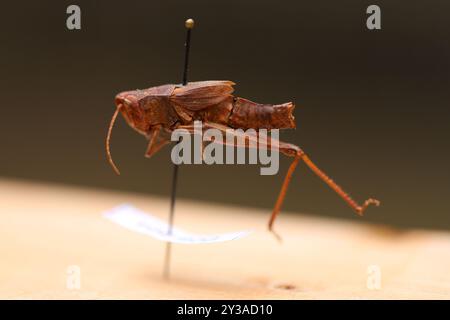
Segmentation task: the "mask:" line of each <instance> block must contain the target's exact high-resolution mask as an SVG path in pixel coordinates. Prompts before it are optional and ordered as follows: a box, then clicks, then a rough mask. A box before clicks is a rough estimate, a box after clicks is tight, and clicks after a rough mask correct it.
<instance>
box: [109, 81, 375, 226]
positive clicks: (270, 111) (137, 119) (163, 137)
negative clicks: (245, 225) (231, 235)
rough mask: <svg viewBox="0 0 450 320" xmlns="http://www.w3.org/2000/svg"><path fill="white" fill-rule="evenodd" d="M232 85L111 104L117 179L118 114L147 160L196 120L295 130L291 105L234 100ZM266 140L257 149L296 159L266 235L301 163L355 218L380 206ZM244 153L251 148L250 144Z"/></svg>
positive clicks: (165, 90) (147, 94)
mask: <svg viewBox="0 0 450 320" xmlns="http://www.w3.org/2000/svg"><path fill="white" fill-rule="evenodd" d="M233 85H234V83H233V82H231V81H200V82H190V83H187V84H186V85H185V86H182V85H175V84H167V85H162V86H159V87H153V88H149V89H144V90H135V91H126V92H122V93H119V94H118V95H117V96H116V98H115V103H116V106H117V109H116V111H115V113H114V115H113V117H112V119H111V123H110V125H109V130H108V135H107V137H106V152H107V156H108V160H109V162H110V164H111V166H112V167H113V169H114V170H115V171H116V173H117V174H120V173H119V170H118V169H117V167H116V165H115V164H114V162H113V160H112V158H111V153H110V147H109V144H110V138H111V131H112V128H113V125H114V122H115V120H116V118H117V115H118V114H119V112H120V113H122V115H123V117H124V118H125V120H126V122H127V123H128V124H129V125H130V126H131V127H132V128H133V129H135V130H136V131H137V132H139V133H141V134H142V135H144V136H145V137H146V138H147V139H148V141H149V143H148V147H147V151H146V152H145V156H146V157H151V156H152V155H154V154H155V153H156V152H158V151H159V150H160V149H161V148H162V147H163V146H165V145H166V144H168V143H170V141H171V140H170V134H171V132H172V131H173V130H175V129H181V128H183V129H186V130H188V131H189V132H190V133H194V121H195V120H200V121H202V123H203V126H204V127H205V128H214V129H218V130H220V131H221V132H222V134H225V133H226V130H227V129H231V128H233V129H248V128H253V129H255V130H258V129H292V128H295V122H294V116H293V115H292V112H293V110H294V104H293V103H292V102H288V103H284V104H278V105H271V104H258V103H255V102H252V101H249V100H247V99H244V98H239V97H235V96H233V95H232V93H233ZM233 132H234V134H235V137H236V138H242V136H241V137H240V136H239V134H240V133H239V131H236V130H233ZM257 139H258V136H257V135H246V136H245V137H244V141H246V142H248V141H250V140H253V141H256V140H257ZM270 139H271V138H270ZM270 139H269V141H268V142H267V143H266V145H261V144H258V143H257V144H256V146H257V148H264V147H269V146H275V145H276V146H277V149H278V151H279V152H281V153H283V154H285V155H287V156H289V157H293V158H294V160H293V162H292V164H291V165H290V167H289V169H288V171H287V173H286V176H285V178H284V182H283V185H282V187H281V190H280V193H279V195H278V199H277V201H276V203H275V206H274V208H273V211H272V215H271V217H270V220H269V225H268V227H269V230H270V231H272V232H273V223H274V221H275V218H276V217H277V215H278V213H279V212H280V209H281V205H282V204H283V201H284V198H285V196H286V191H287V188H288V185H289V182H290V180H291V177H292V174H293V173H294V171H295V168H296V167H297V164H298V162H299V161H300V160H302V161H303V162H304V163H305V164H306V165H307V166H308V167H309V168H310V169H311V170H312V171H313V172H314V173H315V174H316V175H317V176H318V177H319V178H320V179H322V180H323V181H324V182H325V183H326V184H327V185H328V186H329V187H330V188H331V189H333V190H334V191H335V192H336V193H337V194H338V195H339V196H340V197H341V198H342V199H343V200H344V201H345V202H347V204H348V205H349V206H350V207H351V208H352V209H353V210H354V211H355V212H356V213H357V214H358V215H362V214H363V212H364V211H365V210H366V208H367V207H368V206H369V205H370V204H374V205H377V206H378V205H379V204H380V202H379V201H378V200H375V199H372V198H369V199H368V200H366V201H365V202H364V203H363V204H362V205H359V204H358V203H357V202H356V201H354V200H353V199H352V198H351V197H350V196H349V195H348V194H347V193H346V192H345V191H344V190H342V188H341V187H340V186H338V185H337V184H336V183H335V182H334V181H333V180H331V179H330V178H329V177H328V176H327V175H326V174H325V173H324V172H323V171H321V170H320V169H319V168H318V167H317V166H316V165H315V164H314V163H313V162H312V161H311V160H310V159H309V157H308V156H307V155H306V154H305V153H304V152H303V151H302V150H301V149H300V148H299V147H298V146H296V145H293V144H290V143H286V142H282V141H276V143H273V142H274V141H273V140H270ZM271 141H272V142H271ZM216 142H219V143H223V144H226V142H224V141H222V142H221V141H216ZM254 145H255V144H253V146H254ZM242 147H249V143H246V144H245V145H242Z"/></svg>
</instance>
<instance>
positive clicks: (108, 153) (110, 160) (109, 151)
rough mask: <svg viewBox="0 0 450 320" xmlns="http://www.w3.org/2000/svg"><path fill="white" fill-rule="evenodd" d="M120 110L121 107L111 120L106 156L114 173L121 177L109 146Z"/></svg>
mask: <svg viewBox="0 0 450 320" xmlns="http://www.w3.org/2000/svg"><path fill="white" fill-rule="evenodd" d="M120 108H121V105H120V106H119V107H117V109H116V111H115V112H114V114H113V116H112V118H111V122H110V123H109V128H108V135H107V136H106V155H107V157H108V161H109V164H110V165H111V167H112V168H113V169H114V171H115V172H116V173H117V175H120V171H119V169H118V168H117V166H116V165H115V163H114V161H113V159H112V157H111V149H110V147H109V145H110V141H111V132H112V129H113V127H114V123H115V122H116V119H117V115H118V114H119V111H120Z"/></svg>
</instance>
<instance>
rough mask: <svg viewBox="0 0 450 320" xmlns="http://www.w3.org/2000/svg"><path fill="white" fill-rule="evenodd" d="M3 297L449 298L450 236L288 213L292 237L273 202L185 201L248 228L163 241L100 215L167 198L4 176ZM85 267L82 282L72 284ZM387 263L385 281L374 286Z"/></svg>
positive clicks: (194, 213)
mask: <svg viewBox="0 0 450 320" xmlns="http://www.w3.org/2000/svg"><path fill="white" fill-rule="evenodd" d="M0 199H1V207H0V257H1V262H0V298H3V299H5V298H7V299H29V298H43V299H56V298H64V299H105V298H113V299H122V298H124V299H129V298H137V299H161V298H162V299H188V298H189V299H208V298H209V299H221V298H225V299H237V298H242V299H266V298H276V299H277V298H280V299H332V298H338V299H361V298H369V299H382V298H388V299H398V298H419V299H428V298H438V299H448V298H450V234H449V233H444V232H427V231H420V230H400V231H399V230H394V229H390V228H387V227H381V226H365V225H362V224H357V223H348V222H340V221H337V220H331V219H323V218H316V217H312V216H304V215H295V216H294V215H289V214H286V213H283V214H282V215H281V216H280V219H279V220H278V221H277V228H278V231H279V232H280V233H281V234H282V235H283V237H284V242H283V243H282V244H279V243H278V242H277V241H276V240H275V239H274V237H273V236H272V235H271V234H269V233H268V232H266V223H267V219H268V215H269V213H270V212H268V211H265V210H264V211H259V210H249V209H244V208H239V207H224V206H217V205H210V204H204V203H203V204H200V203H195V202H188V201H180V202H178V203H177V209H176V211H177V214H176V225H177V226H179V227H182V228H184V229H186V230H189V231H193V232H198V233H219V232H228V231H237V230H243V229H247V228H252V229H254V230H255V232H254V233H252V234H251V235H250V236H248V237H246V238H244V239H240V240H236V241H231V242H226V243H219V244H204V245H174V246H173V261H172V262H173V266H172V279H171V281H169V282H167V281H164V280H163V279H162V277H161V274H162V265H163V254H164V243H162V242H159V241H157V240H154V239H152V238H149V237H146V236H143V235H140V234H137V233H133V232H131V231H128V230H126V229H124V228H121V227H120V226H118V225H115V224H113V223H112V222H110V221H108V220H106V219H104V218H103V217H102V216H101V213H102V212H103V211H105V210H107V209H109V208H111V207H113V206H116V205H118V204H121V203H124V202H127V203H131V204H133V205H135V206H136V207H138V208H140V209H143V210H145V211H148V212H152V213H153V214H155V215H157V216H159V217H161V218H166V217H167V213H168V207H169V206H168V200H167V199H159V198H153V197H149V196H147V197H146V196H142V195H133V194H126V193H114V192H107V191H96V190H93V189H77V188H70V187H65V186H60V185H45V184H32V183H25V182H17V181H13V180H0ZM73 265H75V266H79V268H80V272H81V273H80V276H81V277H80V283H81V287H80V289H69V288H68V287H67V279H68V278H67V277H68V273H67V272H68V268H70V266H73ZM372 265H375V266H378V267H379V270H380V271H381V289H379V290H371V289H369V288H368V286H367V281H368V277H369V276H370V275H369V273H368V268H369V267H370V266H372Z"/></svg>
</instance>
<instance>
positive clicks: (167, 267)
mask: <svg viewBox="0 0 450 320" xmlns="http://www.w3.org/2000/svg"><path fill="white" fill-rule="evenodd" d="M184 25H185V26H186V29H187V30H186V42H185V44H184V49H185V50H184V69H183V82H182V84H183V86H185V85H186V84H187V77H188V69H189V49H190V47H191V30H192V28H194V20H192V19H187V20H186V22H185V24H184ZM177 181H178V165H177V164H174V165H173V174H172V193H171V196H170V213H169V228H168V230H167V234H168V235H170V234H172V227H173V220H174V215H175V200H176V196H177ZM171 252H172V243H171V242H167V243H166V255H165V259H164V278H166V279H167V280H168V279H169V277H170V258H171Z"/></svg>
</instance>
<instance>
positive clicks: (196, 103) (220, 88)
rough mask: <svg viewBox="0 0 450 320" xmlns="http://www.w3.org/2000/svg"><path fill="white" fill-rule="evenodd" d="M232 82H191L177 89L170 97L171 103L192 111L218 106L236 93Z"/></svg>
mask: <svg viewBox="0 0 450 320" xmlns="http://www.w3.org/2000/svg"><path fill="white" fill-rule="evenodd" d="M233 85H234V82H232V81H227V80H224V81H199V82H189V83H188V84H187V85H185V86H182V87H177V88H175V90H174V91H173V92H172V95H171V96H170V101H172V102H173V103H175V104H176V105H178V106H180V107H183V108H186V109H188V110H190V111H199V110H202V109H205V108H208V107H210V106H213V105H216V104H218V103H220V102H222V101H223V100H225V99H226V98H228V97H229V96H230V95H231V94H232V93H233V91H234V89H233Z"/></svg>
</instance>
